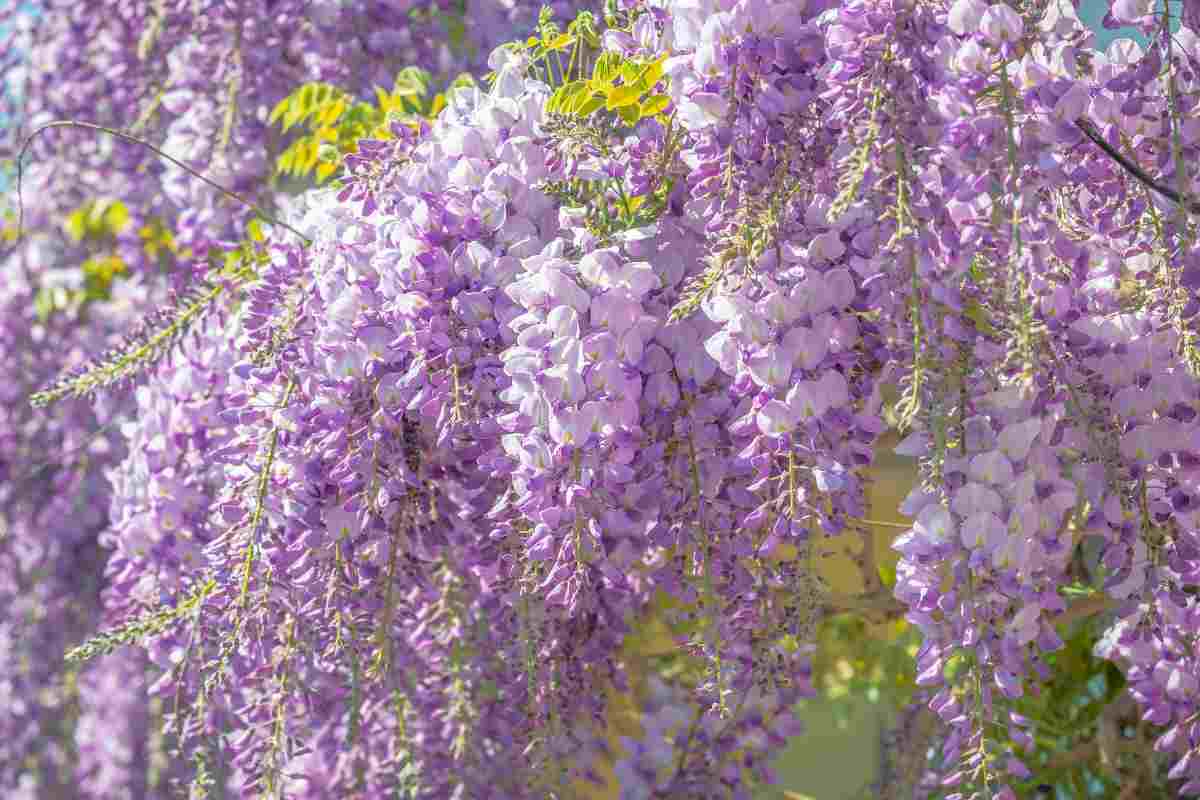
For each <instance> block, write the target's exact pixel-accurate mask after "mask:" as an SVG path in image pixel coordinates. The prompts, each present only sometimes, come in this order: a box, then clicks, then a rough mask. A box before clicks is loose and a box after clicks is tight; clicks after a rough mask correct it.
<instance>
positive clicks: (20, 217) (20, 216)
mask: <svg viewBox="0 0 1200 800" xmlns="http://www.w3.org/2000/svg"><path fill="white" fill-rule="evenodd" d="M51 128H83V129H84V130H89V131H98V132H100V133H107V134H108V135H109V136H115V137H117V138H118V139H123V140H125V141H127V142H131V143H133V144H137V145H141V146H142V147H145V148H146V149H148V150H149V151H150V152H152V153H154V154H155V155H157V156H159V157H160V158H164V159H166V160H167V161H170V162H171V163H172V164H174V165H175V166H177V167H179V168H180V169H182V170H184V171H186V172H187V173H188V174H189V175H192V176H194V177H196V178H199V179H200V180H202V181H204V182H205V183H206V184H208V185H209V186H211V187H213V188H214V189H216V190H217V191H219V192H220V193H221V194H223V195H225V196H227V197H230V198H232V199H234V200H236V201H238V202H239V203H242V204H243V205H245V206H247V207H249V208H250V210H252V211H253V212H254V213H255V214H258V215H259V216H260V217H262V218H263V219H264V220H266V221H267V222H270V223H272V224H274V225H279V226H280V227H282V228H286V229H287V230H289V231H291V232H292V233H294V234H296V235H297V236H299V237H300V239H301V241H303V242H304V244H305V245H310V244H312V240H311V239H309V238H308V237H307V236H305V235H304V234H303V233H301V232H300V231H298V230H296V229H295V228H293V227H292V226H291V225H288V224H287V223H286V222H284V221H283V220H281V219H278V218H276V217H273V216H271V215H270V214H268V213H267V212H266V211H264V210H263V209H262V208H260V207H259V206H258V205H256V204H255V203H253V202H251V201H250V200H247V199H246V198H245V197H242V196H241V195H240V194H238V193H237V192H235V191H233V190H232V189H227V188H225V187H224V186H222V185H221V184H219V183H217V182H216V181H214V180H212V179H211V178H207V177H205V176H204V175H201V174H200V173H199V172H197V171H196V170H194V169H192V168H191V167H189V166H188V165H187V164H185V163H183V162H182V161H180V160H179V159H177V158H175V157H174V156H172V155H170V154H169V153H164V152H163V151H162V150H160V149H159V148H157V147H155V146H154V145H152V144H150V143H149V142H147V141H146V140H145V139H141V138H138V137H137V136H134V135H133V134H131V133H125V132H124V131H119V130H117V129H115V128H109V127H106V126H104V125H95V124H93V123H91V122H79V121H77V120H73V119H59V120H55V121H53V122H47V123H46V124H45V125H42V126H40V127H39V128H38V129H37V130H35V131H34V132H33V133H31V134H29V136H27V137H26V138H25V142H24V143H23V144H22V145H21V150H20V152H18V153H17V237H16V241H20V240H21V235H22V233H23V230H24V224H25V203H24V199H23V198H22V196H21V180H22V178H23V173H22V168H21V162H22V161H23V160H24V158H25V151H26V150H28V149H29V145H30V144H32V143H33V140H34V139H35V138H36V137H37V136H38V134H40V133H42V132H43V131H48V130H50V129H51Z"/></svg>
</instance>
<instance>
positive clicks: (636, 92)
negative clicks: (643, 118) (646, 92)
mask: <svg viewBox="0 0 1200 800" xmlns="http://www.w3.org/2000/svg"><path fill="white" fill-rule="evenodd" d="M641 95H642V92H641V90H640V89H638V88H637V87H636V86H618V87H616V88H615V89H612V90H610V91H609V93H608V99H607V102H606V103H605V108H607V109H608V110H609V111H616V110H617V109H619V108H625V107H626V106H636V105H637V102H638V98H639V97H641ZM635 113H636V109H635ZM622 116H624V115H622Z"/></svg>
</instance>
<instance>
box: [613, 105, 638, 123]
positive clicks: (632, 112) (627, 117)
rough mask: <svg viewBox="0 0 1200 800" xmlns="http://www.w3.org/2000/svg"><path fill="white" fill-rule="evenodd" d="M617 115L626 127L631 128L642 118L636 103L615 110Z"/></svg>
mask: <svg viewBox="0 0 1200 800" xmlns="http://www.w3.org/2000/svg"><path fill="white" fill-rule="evenodd" d="M617 114H618V115H619V116H620V117H621V120H622V121H623V122H624V123H625V124H626V125H631V126H632V125H637V124H638V120H640V119H641V118H642V116H641V111H640V109H639V108H638V105H637V103H634V104H633V105H631V106H621V107H620V108H618V109H617Z"/></svg>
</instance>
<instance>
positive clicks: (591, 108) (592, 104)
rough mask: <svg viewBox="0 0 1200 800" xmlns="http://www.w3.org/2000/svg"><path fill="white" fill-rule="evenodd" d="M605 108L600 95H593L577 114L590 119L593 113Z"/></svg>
mask: <svg viewBox="0 0 1200 800" xmlns="http://www.w3.org/2000/svg"><path fill="white" fill-rule="evenodd" d="M603 107H604V98H603V97H601V96H600V95H598V94H593V95H592V96H591V97H588V98H587V99H586V100H584V101H583V102H582V103H580V104H579V106H578V107H577V108H576V109H575V113H576V114H578V115H579V116H580V117H584V118H587V117H590V116H591V115H592V114H593V113H595V112H596V111H598V110H600V109H601V108H603Z"/></svg>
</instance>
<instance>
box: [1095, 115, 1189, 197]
mask: <svg viewBox="0 0 1200 800" xmlns="http://www.w3.org/2000/svg"><path fill="white" fill-rule="evenodd" d="M1075 126H1076V127H1077V128H1079V130H1081V131H1083V134H1084V136H1086V137H1088V138H1089V139H1091V140H1092V142H1093V143H1095V145H1096V146H1097V147H1099V148H1100V149H1101V150H1103V151H1104V152H1105V154H1107V155H1108V157H1109V158H1111V159H1112V160H1113V161H1116V162H1117V163H1118V164H1120V165H1121V166H1122V167H1123V168H1124V169H1125V171H1126V172H1128V173H1129V174H1130V175H1132V176H1133V177H1135V178H1137V179H1138V180H1139V181H1141V182H1142V183H1143V184H1145V185H1146V186H1147V187H1148V188H1150V189H1153V190H1154V191H1156V192H1158V193H1159V194H1161V195H1162V196H1163V197H1165V198H1167V199H1168V200H1170V201H1171V202H1173V203H1176V204H1179V205H1184V203H1183V200H1182V199H1181V197H1180V194H1179V192H1177V191H1175V190H1174V189H1172V188H1170V187H1169V186H1164V185H1163V184H1161V183H1159V182H1158V181H1156V180H1154V178H1151V177H1150V176H1149V175H1147V174H1146V173H1145V172H1143V171H1142V169H1141V167H1139V166H1138V165H1137V164H1134V163H1133V162H1132V161H1130V160H1129V159H1128V158H1126V157H1125V156H1123V155H1121V154H1120V153H1119V152H1117V149H1116V148H1115V147H1113V146H1112V145H1111V144H1109V143H1108V142H1106V141H1104V137H1103V136H1101V135H1100V134H1099V133H1098V132H1097V131H1096V129H1095V128H1094V127H1093V126H1092V123H1091V121H1090V120H1087V119H1085V118H1083V117H1080V118H1079V119H1077V120H1075ZM1184 207H1185V208H1186V209H1187V210H1188V211H1190V212H1192V213H1193V214H1200V203H1197V202H1192V201H1189V202H1188V203H1187V204H1186V206H1184Z"/></svg>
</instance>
